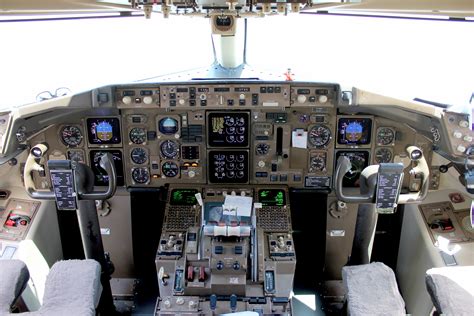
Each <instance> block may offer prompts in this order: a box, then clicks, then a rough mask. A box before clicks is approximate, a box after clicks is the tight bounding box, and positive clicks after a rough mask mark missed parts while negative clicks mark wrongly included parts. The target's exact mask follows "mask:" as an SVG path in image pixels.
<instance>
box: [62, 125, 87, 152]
mask: <svg viewBox="0 0 474 316" xmlns="http://www.w3.org/2000/svg"><path fill="white" fill-rule="evenodd" d="M82 138H83V136H82V133H81V130H80V129H79V127H77V126H64V127H63V128H62V129H61V140H62V141H63V143H64V145H66V146H71V147H76V146H79V144H80V143H81V142H82Z"/></svg>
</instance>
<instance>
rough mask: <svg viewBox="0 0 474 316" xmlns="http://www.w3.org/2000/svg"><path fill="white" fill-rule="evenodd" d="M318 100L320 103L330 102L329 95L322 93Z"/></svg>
mask: <svg viewBox="0 0 474 316" xmlns="http://www.w3.org/2000/svg"><path fill="white" fill-rule="evenodd" d="M318 101H319V103H326V102H328V97H327V96H326V95H320V96H319V98H318Z"/></svg>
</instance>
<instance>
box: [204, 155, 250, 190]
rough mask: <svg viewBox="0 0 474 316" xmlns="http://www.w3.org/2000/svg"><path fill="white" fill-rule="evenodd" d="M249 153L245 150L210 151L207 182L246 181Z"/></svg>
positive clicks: (247, 177) (247, 178)
mask: <svg viewBox="0 0 474 316" xmlns="http://www.w3.org/2000/svg"><path fill="white" fill-rule="evenodd" d="M248 158H249V153H248V151H246V150H231V151H220V150H219V151H218V150H214V151H210V152H209V182H211V183H247V182H248V181H249V174H248V167H249V163H248Z"/></svg>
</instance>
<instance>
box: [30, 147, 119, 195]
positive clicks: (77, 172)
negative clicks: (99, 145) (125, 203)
mask: <svg viewBox="0 0 474 316" xmlns="http://www.w3.org/2000/svg"><path fill="white" fill-rule="evenodd" d="M47 151H48V146H47V145H46V144H44V143H43V144H38V145H36V146H34V147H33V148H31V150H30V154H29V156H28V158H27V160H26V163H25V169H24V171H23V178H24V181H25V189H26V192H27V193H28V195H29V196H30V197H32V198H33V199H38V200H54V199H55V197H56V196H55V193H54V191H50V190H37V189H36V187H35V183H34V181H33V177H32V176H31V173H32V172H33V171H44V167H43V166H41V165H40V164H39V163H40V160H41V158H42V157H43V156H44V155H45V153H46V152H47ZM52 162H55V164H57V163H58V161H50V162H48V163H49V164H51V163H52ZM61 165H62V166H65V165H64V164H61ZM100 166H101V167H102V168H103V169H104V170H105V171H106V172H107V175H108V178H109V186H108V188H107V190H106V191H97V192H96V191H92V186H93V185H92V184H89V185H84V184H83V185H81V188H80V187H78V185H77V184H79V183H87V182H89V181H90V179H91V177H90V174H88V173H90V172H91V170H90V169H89V168H88V167H87V166H84V165H82V164H80V163H76V162H71V163H70V165H69V168H71V169H72V170H73V172H74V179H76V191H77V192H76V193H77V199H78V200H106V199H109V198H111V197H112V196H113V195H114V194H115V191H116V189H117V180H116V179H117V174H116V171H115V165H114V163H113V157H112V155H111V154H110V153H106V154H104V155H102V157H101V158H100ZM92 179H93V175H92ZM84 186H87V187H89V188H85V187H84Z"/></svg>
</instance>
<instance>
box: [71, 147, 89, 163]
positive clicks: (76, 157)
mask: <svg viewBox="0 0 474 316" xmlns="http://www.w3.org/2000/svg"><path fill="white" fill-rule="evenodd" d="M84 157H85V156H84V152H83V151H82V150H80V149H76V150H68V151H67V159H69V160H71V161H75V162H82V163H85V162H86V159H85V158H84Z"/></svg>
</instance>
